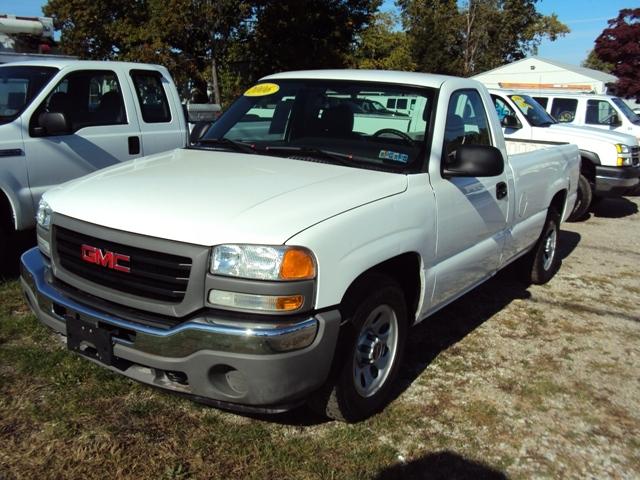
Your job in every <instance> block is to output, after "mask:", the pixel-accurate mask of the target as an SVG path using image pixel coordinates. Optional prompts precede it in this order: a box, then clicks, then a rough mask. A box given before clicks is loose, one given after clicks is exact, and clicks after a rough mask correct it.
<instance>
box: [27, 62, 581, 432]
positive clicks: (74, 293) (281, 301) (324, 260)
mask: <svg viewBox="0 0 640 480" xmlns="http://www.w3.org/2000/svg"><path fill="white" fill-rule="evenodd" d="M372 97H377V98H383V97H388V98H395V99H398V98H402V99H406V100H407V104H408V105H410V104H412V105H414V107H415V108H413V110H411V109H408V110H407V115H410V120H411V121H410V122H406V121H405V122H404V123H402V124H401V125H403V126H402V127H399V125H400V124H399V123H398V119H397V118H396V117H394V116H393V115H386V118H387V119H388V120H389V121H388V123H387V124H386V125H385V124H384V122H382V120H381V118H382V116H380V115H378V116H375V117H372V118H371V119H368V118H366V115H364V114H354V112H353V109H352V108H351V107H350V105H349V104H348V102H353V101H354V100H356V101H357V100H360V99H367V98H372ZM414 100H415V102H413V101H414ZM417 105H420V106H421V107H420V108H417V107H416V106H417ZM372 115H375V114H372ZM381 122H382V123H381ZM399 128H402V130H401V129H399ZM510 144H511V145H512V146H513V147H515V148H516V149H518V148H519V147H520V146H521V143H518V144H512V142H507V143H505V140H504V137H503V134H502V129H501V126H500V122H499V121H498V117H497V115H496V112H495V108H494V105H493V101H492V99H491V97H490V96H489V93H488V91H487V90H486V89H485V87H484V86H482V85H481V84H480V83H478V82H476V81H473V80H469V79H460V78H455V77H446V76H438V75H428V74H419V73H401V72H375V71H358V70H344V71H343V70H336V71H332V70H323V71H309V72H291V73H282V74H276V75H272V76H269V77H266V78H264V79H262V80H261V81H260V83H259V84H257V85H256V86H254V87H252V88H250V89H249V90H247V91H246V92H245V93H244V95H242V96H241V97H240V98H238V99H237V100H236V101H235V102H234V103H233V105H231V106H230V107H229V109H228V110H227V111H226V112H225V113H224V114H223V115H222V117H220V119H219V120H218V121H217V122H216V123H214V124H213V126H212V127H211V128H210V129H209V131H208V132H207V133H206V134H205V136H204V137H203V138H202V139H201V140H200V142H199V143H197V144H196V145H195V146H191V147H189V148H187V149H179V150H174V151H173V152H167V153H164V154H158V155H153V156H150V157H145V158H141V159H136V160H133V161H130V162H127V163H124V164H122V165H117V166H114V167H110V168H108V169H105V170H102V171H100V172H96V173H94V174H91V175H89V176H87V177H84V178H82V179H78V180H75V181H72V182H70V183H68V184H66V185H62V186H60V187H57V188H54V189H52V190H50V191H48V192H46V193H45V195H44V196H43V198H42V200H41V203H40V206H39V209H38V226H37V233H38V248H34V249H32V250H29V251H28V252H27V253H25V254H24V255H23V257H22V265H21V268H22V275H21V285H22V288H23V289H24V293H25V296H26V298H27V300H28V303H29V305H30V307H31V308H32V309H33V311H34V312H35V313H36V315H37V316H38V318H39V319H40V321H41V322H42V323H44V324H45V325H47V326H49V327H50V328H52V329H53V330H55V331H56V332H58V333H60V334H62V335H65V336H66V339H67V345H68V347H69V348H70V349H71V350H73V351H75V352H78V353H79V354H81V355H83V356H85V357H88V358H89V359H91V360H93V361H95V362H97V363H99V364H101V365H103V366H106V367H108V368H110V369H111V370H113V371H115V372H118V373H120V374H124V375H126V376H128V377H131V378H134V379H137V380H139V381H141V382H145V383H148V384H151V385H155V386H158V387H162V388H165V389H168V390H172V391H176V392H181V393H184V394H188V395H192V396H194V397H195V398H197V399H200V400H203V401H206V402H208V403H210V404H213V405H218V406H222V407H225V408H233V409H239V410H244V411H256V410H258V411H269V412H276V411H282V410H286V409H289V408H292V407H294V406H296V405H299V404H300V403H302V402H305V401H307V400H308V401H309V403H310V405H312V406H313V407H314V408H315V409H317V410H318V411H320V412H323V413H325V414H326V415H328V416H330V417H332V418H336V419H341V420H346V421H356V420H359V419H362V418H366V417H368V416H370V415H372V414H373V413H375V412H376V411H378V410H379V409H380V408H382V407H383V406H384V405H385V404H386V402H387V400H388V398H389V395H390V393H391V389H392V386H393V381H394V379H395V378H396V376H397V373H398V369H399V367H400V364H401V361H402V356H403V349H404V345H405V342H406V339H407V335H409V334H410V327H411V326H412V325H414V324H416V323H418V322H420V321H422V320H424V319H425V318H427V317H429V316H430V315H431V314H433V313H434V312H436V311H437V310H439V309H441V308H442V307H444V306H445V305H447V304H449V303H450V302H452V301H453V300H455V299H456V298H458V297H460V296H461V295H463V294H464V293H466V292H468V291H469V290H470V289H472V288H474V287H475V286H477V285H479V284H480V283H482V282H484V281H485V280H487V279H488V278H490V277H491V276H493V275H494V274H495V273H496V272H497V271H498V270H500V269H501V268H504V267H505V266H506V265H508V264H510V263H512V262H515V261H518V262H519V269H520V271H521V272H522V274H523V276H524V277H526V278H527V279H528V281H532V282H535V283H544V282H546V281H548V280H550V279H551V278H552V276H553V275H554V273H555V272H556V270H557V269H558V267H559V265H560V258H559V254H558V242H559V241H560V237H559V225H560V222H561V221H562V220H564V219H566V218H567V216H568V215H569V214H570V212H571V211H572V208H573V204H574V202H575V199H576V187H577V183H578V177H579V153H578V148H577V147H576V146H575V145H560V146H551V147H549V146H545V145H540V144H537V143H532V144H531V148H535V149H537V150H535V151H531V152H526V153H520V154H510V153H508V149H509V145H510Z"/></svg>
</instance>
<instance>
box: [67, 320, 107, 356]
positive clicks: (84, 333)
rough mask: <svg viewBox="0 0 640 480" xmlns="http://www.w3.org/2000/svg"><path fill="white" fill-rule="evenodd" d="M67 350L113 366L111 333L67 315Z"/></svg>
mask: <svg viewBox="0 0 640 480" xmlns="http://www.w3.org/2000/svg"><path fill="white" fill-rule="evenodd" d="M66 321H67V348H68V349H69V350H71V351H74V352H77V353H79V354H80V355H83V356H85V357H88V358H92V359H94V360H97V361H98V362H100V363H103V364H105V365H109V366H111V365H113V364H114V360H115V357H114V355H113V342H112V340H111V332H109V331H108V330H105V329H104V328H99V327H98V326H96V324H95V323H91V322H87V321H85V320H83V319H82V318H79V317H78V316H75V315H73V316H72V315H66Z"/></svg>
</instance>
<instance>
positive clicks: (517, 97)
mask: <svg viewBox="0 0 640 480" xmlns="http://www.w3.org/2000/svg"><path fill="white" fill-rule="evenodd" d="M511 100H513V103H515V104H516V105H517V106H519V107H520V108H522V109H524V110H526V109H527V108H529V107H530V105H529V104H528V103H527V102H526V101H525V100H524V98H522V97H521V96H520V95H514V96H513V97H511Z"/></svg>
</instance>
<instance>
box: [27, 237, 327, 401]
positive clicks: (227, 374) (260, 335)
mask: <svg viewBox="0 0 640 480" xmlns="http://www.w3.org/2000/svg"><path fill="white" fill-rule="evenodd" d="M50 275H51V272H50V270H49V268H48V265H47V261H46V259H45V257H43V256H42V254H41V253H40V252H39V251H38V249H37V248H34V249H32V250H29V251H28V252H26V253H25V254H24V255H23V256H22V259H21V283H22V288H23V290H24V293H25V297H26V298H27V301H28V302H29V306H30V307H31V309H32V310H33V311H34V313H35V314H36V316H37V317H38V319H39V320H40V321H41V322H42V323H43V324H45V325H47V326H48V327H50V328H51V329H53V330H54V331H56V332H58V333H60V334H62V335H66V334H67V319H79V320H81V321H82V322H88V324H89V325H95V327H96V328H98V329H100V330H107V331H108V332H109V333H110V335H111V334H112V336H110V338H111V341H112V344H113V356H114V358H117V359H118V362H119V364H113V365H110V366H107V367H108V368H110V369H111V370H114V371H116V372H118V373H121V374H124V375H126V376H129V377H131V378H134V379H136V380H139V381H142V382H144V383H148V384H151V385H155V386H159V387H162V388H167V389H171V390H175V391H178V392H182V393H188V394H191V395H194V396H197V397H201V398H202V399H205V400H212V401H213V402H214V403H215V402H231V403H237V404H240V405H255V406H260V405H264V406H269V405H275V404H282V403H285V402H291V401H295V400H296V399H299V398H301V397H303V396H304V395H305V394H307V393H309V392H311V391H313V390H314V389H316V388H318V387H319V386H321V385H322V383H324V381H325V380H326V378H327V375H328V372H329V367H330V365H331V361H332V359H333V354H334V350H335V345H336V341H337V336H338V330H339V325H340V314H339V312H338V311H337V310H332V311H328V312H323V313H320V314H316V315H309V317H308V318H305V319H303V320H298V321H294V322H291V321H285V320H283V321H281V322H280V321H275V320H274V319H269V322H268V323H267V322H265V323H257V322H256V321H252V322H251V323H250V322H248V321H247V322H244V321H242V320H235V319H234V320H231V319H224V318H219V317H212V316H207V315H206V314H203V315H202V316H201V317H197V316H196V318H191V319H189V320H188V321H185V322H184V323H180V324H178V325H177V326H175V327H173V328H169V329H159V328H153V327H149V326H146V325H141V324H136V323H134V322H131V321H128V320H124V319H121V318H118V317H115V316H113V315H110V314H107V313H105V312H101V311H99V310H97V309H95V308H92V307H91V306H90V305H87V304H83V303H79V302H77V301H75V300H73V299H71V298H69V297H68V296H66V295H64V293H63V292H61V291H59V290H58V289H56V288H55V287H54V286H53V285H52V284H51V283H50V281H48V276H50ZM49 280H50V279H49ZM93 360H94V361H97V359H93ZM98 363H100V362H99V361H98Z"/></svg>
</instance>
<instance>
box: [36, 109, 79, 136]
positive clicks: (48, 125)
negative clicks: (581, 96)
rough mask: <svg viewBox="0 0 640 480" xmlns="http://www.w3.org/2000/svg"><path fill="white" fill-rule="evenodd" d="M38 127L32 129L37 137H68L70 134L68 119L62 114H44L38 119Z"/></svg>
mask: <svg viewBox="0 0 640 480" xmlns="http://www.w3.org/2000/svg"><path fill="white" fill-rule="evenodd" d="M38 123H39V125H40V127H39V128H38V127H36V128H34V133H36V134H39V135H68V134H69V133H71V128H70V125H69V119H68V118H67V116H66V115H65V114H64V113H62V112H44V113H41V114H40V116H39V117H38Z"/></svg>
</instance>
